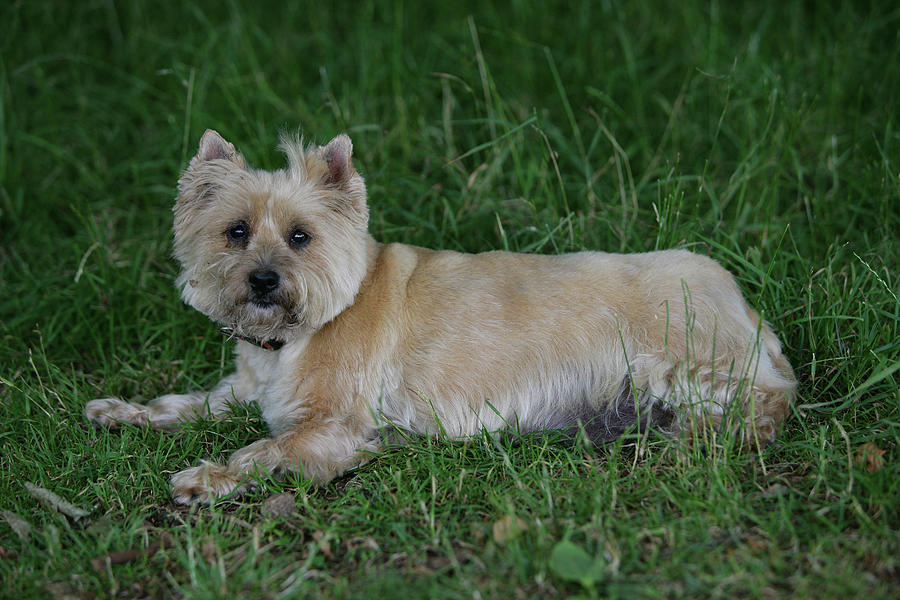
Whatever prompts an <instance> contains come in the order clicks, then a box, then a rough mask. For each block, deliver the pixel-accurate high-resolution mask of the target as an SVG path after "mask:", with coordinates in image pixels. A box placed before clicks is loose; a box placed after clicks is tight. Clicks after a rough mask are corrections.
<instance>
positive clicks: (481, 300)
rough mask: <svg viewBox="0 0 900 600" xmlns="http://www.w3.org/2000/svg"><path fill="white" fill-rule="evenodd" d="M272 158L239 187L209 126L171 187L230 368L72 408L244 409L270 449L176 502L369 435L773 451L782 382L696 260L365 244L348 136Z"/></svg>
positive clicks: (230, 153)
mask: <svg viewBox="0 0 900 600" xmlns="http://www.w3.org/2000/svg"><path fill="white" fill-rule="evenodd" d="M282 149H283V150H284V151H285V153H286V154H287V157H288V168H287V169H286V170H279V171H275V172H267V171H259V170H255V169H251V168H249V167H248V166H247V163H246V161H245V160H244V158H243V157H242V156H241V155H240V154H239V153H238V152H237V151H236V150H235V148H234V146H232V145H231V144H230V143H228V142H227V141H225V140H224V139H223V138H222V137H221V136H219V134H218V133H216V132H214V131H207V132H206V133H205V134H204V135H203V138H202V139H201V141H200V147H199V150H198V152H197V155H196V156H195V157H194V158H193V159H192V160H191V162H190V165H189V166H188V167H187V169H186V170H185V172H184V174H183V175H182V177H181V179H180V180H179V182H178V192H179V194H178V200H177V202H176V204H175V209H174V212H175V226H174V229H175V256H176V257H177V258H178V260H179V261H180V262H181V265H182V272H181V275H180V277H179V278H178V285H179V287H180V288H181V290H182V297H183V298H184V300H185V302H187V303H188V304H190V305H191V306H193V307H194V308H196V309H198V310H200V311H201V312H203V313H204V314H206V315H207V316H209V317H210V318H211V319H213V320H214V321H217V322H219V323H221V324H223V325H225V326H227V327H229V328H231V331H232V332H233V333H234V336H235V337H236V338H238V342H237V351H236V354H237V372H236V373H235V374H234V375H231V376H229V377H227V378H225V379H224V380H223V381H222V382H220V383H219V384H218V385H217V386H216V387H215V389H213V390H212V391H211V392H209V393H195V394H188V395H167V396H163V397H161V398H157V399H156V400H153V401H151V402H150V403H148V404H146V405H140V404H134V403H128V402H124V401H122V400H118V399H102V400H94V401H91V402H89V403H88V404H87V406H86V409H85V410H86V414H87V416H88V418H90V419H91V420H93V421H95V422H97V423H99V424H102V425H105V426H108V427H116V426H118V425H119V424H120V423H132V424H135V425H150V426H153V427H158V428H169V427H173V426H175V425H177V424H178V423H179V422H180V421H183V420H185V419H190V418H194V417H196V416H198V415H200V416H217V415H221V414H223V413H224V412H225V411H226V410H227V407H228V405H230V404H231V403H234V402H256V403H258V404H259V406H260V407H261V408H262V413H263V416H264V418H265V420H266V422H267V423H268V426H269V429H270V432H271V437H268V438H265V439H261V440H259V441H257V442H254V443H253V444H250V445H249V446H247V447H246V448H243V449H241V450H238V451H237V452H235V453H234V454H232V455H231V457H230V458H229V460H228V462H227V463H224V464H221V463H215V462H202V463H201V464H200V465H199V466H196V467H193V468H190V469H187V470H185V471H182V472H180V473H178V474H176V475H175V476H174V477H173V478H172V487H173V495H174V499H175V501H176V502H180V503H191V502H211V501H213V500H214V499H215V498H217V497H220V496H222V495H224V494H229V493H232V492H240V491H241V490H243V489H245V486H246V485H247V484H248V481H250V480H251V477H250V476H251V475H254V474H258V473H259V474H264V473H268V474H277V473H279V472H283V471H285V470H293V471H301V472H302V473H303V475H304V476H305V477H308V478H312V479H314V480H316V481H319V482H325V481H328V480H330V479H332V478H333V477H335V476H336V475H339V474H340V473H343V472H344V471H346V470H348V469H351V468H353V467H356V466H357V465H359V464H361V463H363V462H365V461H366V460H367V459H368V457H369V455H370V454H369V453H370V452H372V451H378V450H379V449H380V448H381V447H382V445H383V443H384V431H385V430H386V426H388V425H389V426H390V427H399V428H401V429H404V430H408V431H410V432H414V433H417V434H423V435H443V436H447V437H450V438H458V437H462V436H470V435H473V434H476V433H478V432H479V431H481V430H482V429H487V430H491V431H493V430H501V429H514V430H517V431H522V432H526V431H538V430H545V429H566V430H568V431H570V432H576V431H583V432H584V433H585V434H586V435H587V437H588V438H589V439H591V440H592V441H594V442H597V443H601V442H604V441H607V440H610V439H614V438H615V437H617V436H619V435H621V434H622V433H623V432H624V431H626V430H627V429H628V428H630V427H631V426H633V424H634V423H635V421H638V420H639V421H640V422H641V424H642V425H646V424H649V425H655V426H657V427H659V428H661V429H663V430H664V431H666V432H667V433H670V434H686V435H691V434H693V433H695V432H696V431H697V430H698V428H703V427H715V428H723V427H725V428H728V429H729V430H732V431H735V432H736V433H738V434H739V435H740V436H741V439H742V440H743V441H744V443H745V444H748V445H751V444H752V445H755V444H759V443H766V442H769V441H770V440H772V439H773V438H774V436H775V433H776V428H777V426H778V424H779V423H780V422H781V421H782V420H783V418H784V417H785V414H786V412H787V408H788V404H789V402H790V401H791V399H792V397H793V395H794V388H795V384H796V382H795V379H794V375H793V372H792V370H791V367H790V365H789V364H788V361H787V360H786V359H785V357H784V356H783V355H782V352H781V344H780V343H779V341H778V339H777V338H776V336H775V334H774V333H773V332H772V329H771V328H770V326H769V325H768V324H767V323H765V322H763V321H761V320H760V318H759V316H758V314H757V313H756V312H755V311H754V310H752V309H751V308H750V307H748V306H747V304H746V302H745V301H744V299H743V297H742V295H741V293H740V291H739V290H738V287H737V285H736V284H735V282H734V279H733V278H732V277H731V275H730V274H729V273H728V272H727V271H725V270H724V269H723V268H722V267H721V266H719V265H718V263H716V262H715V261H713V260H711V259H709V258H706V257H703V256H699V255H696V254H692V253H690V252H687V251H684V250H668V251H663V252H652V253H646V254H607V253H602V252H580V253H577V254H569V255H564V256H535V255H523V254H513V253H508V252H487V253H484V254H460V253H457V252H449V251H434V250H427V249H424V248H418V247H414V246H408V245H404V244H387V245H384V244H380V243H378V242H376V241H375V240H374V239H373V238H372V237H371V236H370V235H369V234H368V231H367V226H368V208H367V204H366V188H365V184H364V183H363V179H362V177H360V175H359V174H358V173H357V172H356V170H355V169H354V167H353V164H352V161H351V149H352V145H351V142H350V138H348V137H347V136H345V135H341V136H338V137H337V138H335V139H334V140H332V141H331V142H330V143H329V144H328V145H326V146H324V147H311V148H304V147H303V145H302V144H301V143H300V142H299V141H297V140H285V141H284V142H283V144H282ZM266 345H268V346H269V348H276V347H277V349H267V348H266V347H264V346H266Z"/></svg>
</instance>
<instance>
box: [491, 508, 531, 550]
mask: <svg viewBox="0 0 900 600" xmlns="http://www.w3.org/2000/svg"><path fill="white" fill-rule="evenodd" d="M527 530H528V523H526V522H525V521H523V520H522V519H521V518H519V517H514V516H512V515H506V516H504V517H502V518H500V519H498V520H497V521H496V522H495V523H494V528H493V532H494V541H495V542H497V543H498V544H505V543H507V542H509V541H510V540H513V539H515V538H517V537H519V534H521V533H522V532H523V531H527Z"/></svg>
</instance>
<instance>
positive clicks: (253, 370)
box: [240, 342, 306, 435]
mask: <svg viewBox="0 0 900 600" xmlns="http://www.w3.org/2000/svg"><path fill="white" fill-rule="evenodd" d="M244 345H246V347H245V348H242V349H241V357H240V366H241V369H240V371H241V373H240V376H241V378H242V379H244V380H246V382H247V383H248V384H249V387H250V389H251V391H250V393H249V395H248V397H247V399H248V400H249V401H253V402H256V403H257V404H258V405H259V407H260V409H261V410H262V416H263V419H265V421H266V424H267V425H268V426H269V430H270V431H271V433H272V434H273V435H278V433H280V432H281V431H283V430H284V429H286V428H288V427H290V426H291V425H292V424H293V423H296V422H297V420H299V419H300V417H301V416H302V413H303V402H302V398H301V397H298V394H297V391H298V387H299V385H300V379H301V377H302V374H301V373H300V372H299V371H298V368H297V364H298V357H299V356H300V355H301V354H302V352H303V350H304V348H305V346H306V344H305V343H300V342H295V343H292V344H289V345H286V346H285V347H284V348H282V349H280V350H277V351H272V350H266V349H263V348H256V347H254V346H251V345H249V344H244Z"/></svg>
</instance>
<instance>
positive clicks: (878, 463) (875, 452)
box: [853, 442, 885, 473]
mask: <svg viewBox="0 0 900 600" xmlns="http://www.w3.org/2000/svg"><path fill="white" fill-rule="evenodd" d="M884 454H885V450H882V449H881V448H879V447H878V446H876V445H875V443H874V442H866V443H865V444H862V445H861V446H860V447H859V448H857V449H856V453H855V455H854V456H853V462H855V463H856V464H857V465H858V466H860V467H862V468H864V469H865V470H866V471H868V472H869V473H874V472H876V471H880V470H881V469H882V468H883V467H884V459H883V458H882V456H884Z"/></svg>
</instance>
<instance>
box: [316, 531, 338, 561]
mask: <svg viewBox="0 0 900 600" xmlns="http://www.w3.org/2000/svg"><path fill="white" fill-rule="evenodd" d="M313 539H314V540H316V542H317V543H318V544H319V550H321V551H322V554H324V555H325V558H334V553H332V552H331V543H330V542H329V541H328V534H327V533H325V532H324V531H322V530H316V531H314V532H313Z"/></svg>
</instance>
